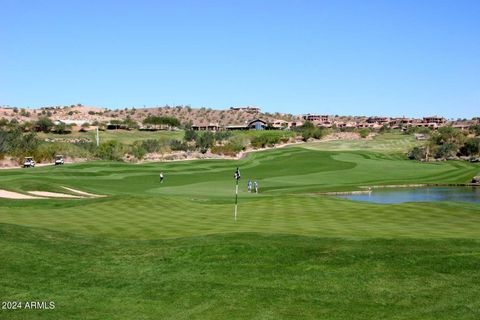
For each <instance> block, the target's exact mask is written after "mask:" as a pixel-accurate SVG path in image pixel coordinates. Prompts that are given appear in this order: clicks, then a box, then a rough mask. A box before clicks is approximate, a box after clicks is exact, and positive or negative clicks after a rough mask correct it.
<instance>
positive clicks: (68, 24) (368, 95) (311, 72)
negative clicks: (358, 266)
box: [0, 0, 480, 118]
mask: <svg viewBox="0 0 480 320" xmlns="http://www.w3.org/2000/svg"><path fill="white" fill-rule="evenodd" d="M76 103H83V104H84V105H94V106H104V107H109V108H124V107H133V106H135V107H139V106H143V105H146V106H157V105H164V104H173V103H175V104H190V105H191V106H192V107H202V106H205V107H211V108H228V107H231V106H240V105H258V106H260V107H262V109H263V110H264V111H270V112H274V111H279V112H289V113H295V114H300V113H308V112H310V113H327V114H341V115H353V114H355V115H392V116H402V115H405V116H422V115H431V114H439V115H443V116H446V117H448V118H451V117H454V118H457V117H472V116H480V1H478V0H473V1H463V0H451V1H442V0H434V1H433V0H432V1H422V0H411V1H410V0H397V1H394V0H381V1H380V0H379V1H368V0H365V1H359V0H352V1H341V0H333V1H321V0H318V1H293V0H291V1H262V0H252V1H245V0H243V1H227V0H225V1H208V0H206V1H142V0H137V1H133V0H132V1H120V0H119V1H100V0H99V1H93V0H92V1H89V0H82V1H41V0H35V1H33V0H32V1H22V0H11V1H10V0H0V105H10V106H17V107H25V106H30V107H40V106H46V105H64V104H76Z"/></svg>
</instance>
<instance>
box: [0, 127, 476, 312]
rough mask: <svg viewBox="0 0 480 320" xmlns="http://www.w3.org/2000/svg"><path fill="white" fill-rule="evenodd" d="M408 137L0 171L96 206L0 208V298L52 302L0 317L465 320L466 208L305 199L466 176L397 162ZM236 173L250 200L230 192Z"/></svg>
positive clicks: (34, 203) (1, 181)
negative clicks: (81, 194)
mask: <svg viewBox="0 0 480 320" xmlns="http://www.w3.org/2000/svg"><path fill="white" fill-rule="evenodd" d="M362 143H367V144H369V145H370V146H371V147H369V148H362ZM412 143H416V142H415V141H412V140H409V138H408V137H402V136H400V137H399V136H391V137H388V136H386V137H382V138H379V139H376V140H374V141H370V142H356V143H355V145H353V144H352V145H351V146H350V149H348V150H340V149H339V147H338V146H333V147H332V145H328V144H327V147H325V144H319V145H306V147H305V148H304V147H298V146H297V147H289V148H282V149H277V150H272V151H268V152H258V153H252V154H250V155H249V156H248V157H246V158H245V159H242V160H239V161H231V160H221V161H217V160H208V161H207V160H206V161H190V162H174V163H151V164H143V165H134V164H123V163H114V162H92V163H83V164H77V165H66V166H64V167H42V168H35V169H33V170H7V171H2V172H0V189H8V190H12V191H19V192H25V191H32V190H41V191H62V192H64V191H65V190H64V189H62V188H61V186H67V187H72V188H76V189H80V190H83V191H87V192H92V193H96V194H102V195H107V197H105V198H99V199H81V200H24V201H19V200H7V199H2V200H0V248H1V249H0V255H1V257H2V259H1V260H0V275H2V277H0V298H1V300H3V301H5V300H21V301H25V300H35V299H37V300H54V301H56V305H57V308H56V309H55V310H53V311H38V310H37V311H32V310H21V311H18V310H17V311H5V310H0V318H1V319H3V318H6V319H67V318H68V319H133V318H135V319H158V318H171V319H192V318H194V319H212V318H213V319H225V318H234V319H235V318H239V319H252V318H254V319H255V318H256V319H279V318H286V319H299V318H310V319H320V318H323V319H477V318H479V317H480V300H479V299H478V296H479V294H480V289H479V288H480V276H479V274H478V272H477V270H478V269H479V267H480V232H479V230H480V206H479V205H478V204H465V203H453V202H444V203H405V204H398V205H375V204H369V203H363V202H354V201H350V200H345V199H337V198H335V197H331V196H325V195H320V194H319V192H324V191H339V190H342V191H345V190H358V189H359V187H360V186H368V185H385V184H410V183H463V182H467V181H468V180H469V179H470V178H471V177H472V176H474V175H476V174H478V172H479V171H480V167H479V165H478V164H471V163H466V162H442V163H419V162H414V161H408V160H405V157H404V151H405V150H404V149H405V147H406V146H407V145H409V144H412ZM401 146H403V147H401ZM236 166H239V167H240V169H241V172H242V180H241V184H240V195H239V216H238V220H237V222H234V220H233V199H234V179H233V172H234V170H235V168H236ZM160 171H163V172H164V173H165V182H164V183H163V184H160V183H159V178H158V174H159V172H160ZM248 179H252V180H254V179H256V180H257V181H258V182H259V185H260V193H259V194H250V193H248V192H247V191H246V183H247V180H248Z"/></svg>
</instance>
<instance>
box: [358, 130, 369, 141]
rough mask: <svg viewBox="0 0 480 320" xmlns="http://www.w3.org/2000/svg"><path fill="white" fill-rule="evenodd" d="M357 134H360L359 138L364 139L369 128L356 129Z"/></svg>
mask: <svg viewBox="0 0 480 320" xmlns="http://www.w3.org/2000/svg"><path fill="white" fill-rule="evenodd" d="M358 134H359V135H360V137H361V138H363V139H365V138H366V137H368V135H369V134H370V129H367V128H362V129H360V130H358Z"/></svg>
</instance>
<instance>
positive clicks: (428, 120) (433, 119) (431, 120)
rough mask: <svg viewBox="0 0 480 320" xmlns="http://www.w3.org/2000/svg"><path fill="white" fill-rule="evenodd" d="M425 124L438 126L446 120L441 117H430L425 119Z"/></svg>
mask: <svg viewBox="0 0 480 320" xmlns="http://www.w3.org/2000/svg"><path fill="white" fill-rule="evenodd" d="M422 122H423V123H436V124H444V123H445V122H446V121H445V118H444V117H439V116H430V117H423V121H422Z"/></svg>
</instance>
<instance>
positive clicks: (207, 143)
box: [195, 131, 215, 153]
mask: <svg viewBox="0 0 480 320" xmlns="http://www.w3.org/2000/svg"><path fill="white" fill-rule="evenodd" d="M214 143H215V137H214V135H213V133H211V132H210V131H205V132H204V133H202V134H201V135H198V136H197V138H196V139H195V145H196V147H197V148H198V149H199V150H200V152H202V153H205V152H207V150H208V149H209V148H211V147H212V146H213V144H214Z"/></svg>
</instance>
